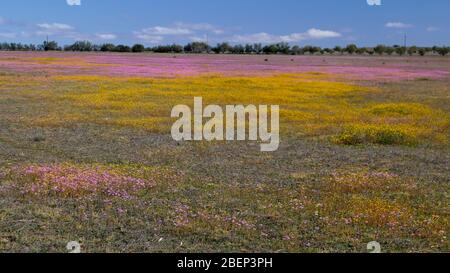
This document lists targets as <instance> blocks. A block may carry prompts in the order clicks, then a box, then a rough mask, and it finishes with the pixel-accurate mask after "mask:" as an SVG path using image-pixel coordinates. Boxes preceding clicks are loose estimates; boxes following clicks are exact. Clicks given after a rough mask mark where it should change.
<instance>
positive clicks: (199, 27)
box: [175, 22, 225, 34]
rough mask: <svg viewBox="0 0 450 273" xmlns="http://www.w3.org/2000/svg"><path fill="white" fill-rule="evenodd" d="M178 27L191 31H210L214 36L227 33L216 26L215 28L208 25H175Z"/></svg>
mask: <svg viewBox="0 0 450 273" xmlns="http://www.w3.org/2000/svg"><path fill="white" fill-rule="evenodd" d="M175 25H176V26H178V27H181V28H185V29H189V30H191V31H196V30H198V31H208V32H212V33H214V34H223V33H224V32H225V31H224V30H223V29H221V28H218V27H216V26H213V25H211V24H208V23H197V24H189V23H181V22H179V23H176V24H175Z"/></svg>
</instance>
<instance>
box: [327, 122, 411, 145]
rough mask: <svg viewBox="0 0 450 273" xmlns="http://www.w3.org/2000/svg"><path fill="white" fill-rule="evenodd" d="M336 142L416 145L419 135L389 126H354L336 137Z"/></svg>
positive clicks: (409, 130)
mask: <svg viewBox="0 0 450 273" xmlns="http://www.w3.org/2000/svg"><path fill="white" fill-rule="evenodd" d="M334 142H336V143H338V144H343V145H359V144H368V143H371V144H380V145H414V144H416V143H417V133H416V132H415V130H413V129H406V128H403V127H399V126H389V125H352V126H348V127H346V128H344V130H343V131H342V132H341V133H340V134H339V135H337V136H336V137H334Z"/></svg>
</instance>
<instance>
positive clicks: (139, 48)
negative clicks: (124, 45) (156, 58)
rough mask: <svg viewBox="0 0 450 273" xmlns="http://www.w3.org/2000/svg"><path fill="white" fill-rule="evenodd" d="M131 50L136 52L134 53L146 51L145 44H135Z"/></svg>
mask: <svg viewBox="0 0 450 273" xmlns="http://www.w3.org/2000/svg"><path fill="white" fill-rule="evenodd" d="M131 51H132V52H134V53H140V52H144V51H145V46H144V45H141V44H135V45H133V47H132V48H131Z"/></svg>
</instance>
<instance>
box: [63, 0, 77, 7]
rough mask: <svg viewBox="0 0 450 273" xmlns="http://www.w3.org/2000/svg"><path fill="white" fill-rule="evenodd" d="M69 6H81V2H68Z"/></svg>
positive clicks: (70, 0) (68, 0)
mask: <svg viewBox="0 0 450 273" xmlns="http://www.w3.org/2000/svg"><path fill="white" fill-rule="evenodd" d="M66 2H67V5H69V6H81V0H66Z"/></svg>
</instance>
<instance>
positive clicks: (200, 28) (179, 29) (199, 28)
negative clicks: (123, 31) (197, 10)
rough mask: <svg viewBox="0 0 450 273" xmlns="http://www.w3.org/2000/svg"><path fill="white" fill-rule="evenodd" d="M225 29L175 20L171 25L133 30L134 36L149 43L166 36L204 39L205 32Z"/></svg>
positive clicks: (217, 33) (216, 32)
mask: <svg viewBox="0 0 450 273" xmlns="http://www.w3.org/2000/svg"><path fill="white" fill-rule="evenodd" d="M224 32H225V31H224V30H222V29H220V28H218V27H216V26H214V25H211V24H208V23H194V24H192V23H182V22H177V23H175V24H173V25H172V26H154V27H149V28H144V29H141V30H139V31H134V32H133V33H134V36H135V37H136V38H137V39H139V40H143V41H146V42H150V43H158V42H161V41H163V40H164V38H165V37H166V36H176V37H184V38H188V39H191V40H193V41H204V40H206V38H203V37H206V34H205V33H212V34H215V35H220V34H223V33H224Z"/></svg>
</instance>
